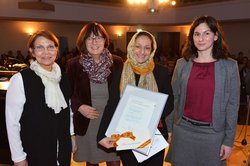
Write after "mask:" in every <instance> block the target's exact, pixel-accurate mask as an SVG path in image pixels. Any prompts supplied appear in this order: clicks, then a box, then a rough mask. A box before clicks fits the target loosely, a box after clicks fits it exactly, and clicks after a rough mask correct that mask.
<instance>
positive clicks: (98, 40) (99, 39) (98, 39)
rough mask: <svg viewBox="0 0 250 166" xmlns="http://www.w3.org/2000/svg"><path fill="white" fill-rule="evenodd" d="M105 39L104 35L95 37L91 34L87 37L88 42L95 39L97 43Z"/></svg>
mask: <svg viewBox="0 0 250 166" xmlns="http://www.w3.org/2000/svg"><path fill="white" fill-rule="evenodd" d="M103 39H104V38H103V37H102V36H94V37H91V36H89V37H87V39H86V42H87V43H92V42H93V41H94V40H95V41H96V42H97V43H100V42H102V41H104V40H103Z"/></svg>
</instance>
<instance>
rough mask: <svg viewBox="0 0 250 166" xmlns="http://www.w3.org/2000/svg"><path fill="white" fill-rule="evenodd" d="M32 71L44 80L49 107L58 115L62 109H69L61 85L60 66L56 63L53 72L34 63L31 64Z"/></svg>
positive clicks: (46, 100)
mask: <svg viewBox="0 0 250 166" xmlns="http://www.w3.org/2000/svg"><path fill="white" fill-rule="evenodd" d="M30 69H31V70H33V71H34V72H35V73H36V75H38V76H39V77H41V79H42V83H43V85H44V87H45V90H44V94H45V102H46V104H47V105H48V107H49V108H52V109H53V110H54V111H55V113H56V114H57V113H59V112H60V111H61V110H62V108H63V109H64V108H67V103H66V101H65V98H64V96H63V93H62V91H61V88H60V85H59V82H60V80H61V76H62V75H61V69H60V67H59V66H58V64H56V63H54V64H53V65H52V71H47V70H45V69H44V68H42V67H41V66H40V64H39V63H38V62H37V61H34V62H32V63H31V65H30Z"/></svg>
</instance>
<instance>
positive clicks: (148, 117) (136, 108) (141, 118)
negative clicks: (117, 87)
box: [105, 85, 168, 154]
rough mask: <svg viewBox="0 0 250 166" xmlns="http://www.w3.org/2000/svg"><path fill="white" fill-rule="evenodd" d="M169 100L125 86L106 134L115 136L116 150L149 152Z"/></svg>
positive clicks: (160, 95) (147, 91) (156, 94)
mask: <svg viewBox="0 0 250 166" xmlns="http://www.w3.org/2000/svg"><path fill="white" fill-rule="evenodd" d="M167 98H168V95H167V94H163V93H158V92H153V91H149V90H146V89H142V88H139V87H135V86H132V85H128V86H127V87H126V89H125V91H124V93H123V96H122V97H121V99H120V101H119V103H118V106H117V108H116V111H115V113H114V115H113V117H112V120H111V122H110V124H109V127H108V129H107V131H106V133H105V134H106V136H107V137H111V136H112V135H113V136H115V137H112V138H115V140H116V146H117V147H116V150H127V149H137V148H142V149H145V150H143V152H145V153H146V154H148V153H149V147H150V144H151V143H152V140H151V138H152V137H153V136H154V134H155V132H156V129H157V125H158V123H159V120H160V118H161V114H162V111H163V109H164V107H165V103H166V101H167Z"/></svg>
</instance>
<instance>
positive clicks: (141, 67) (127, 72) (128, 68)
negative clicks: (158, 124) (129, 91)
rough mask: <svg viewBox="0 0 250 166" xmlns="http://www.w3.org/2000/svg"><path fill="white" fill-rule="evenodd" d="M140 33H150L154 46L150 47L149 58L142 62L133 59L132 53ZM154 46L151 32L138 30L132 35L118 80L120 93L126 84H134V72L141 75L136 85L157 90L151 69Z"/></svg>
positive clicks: (155, 46) (133, 54) (152, 68)
mask: <svg viewBox="0 0 250 166" xmlns="http://www.w3.org/2000/svg"><path fill="white" fill-rule="evenodd" d="M140 33H147V34H148V35H150V36H151V37H152V39H153V46H154V48H152V49H153V50H152V52H151V54H150V57H149V59H148V60H147V61H146V62H144V63H143V64H139V63H138V62H137V61H136V59H135V56H136V55H135V53H134V49H135V40H136V38H137V36H138V35H141V34H140ZM156 48H157V44H156V41H155V38H154V36H153V35H152V34H151V33H149V32H147V31H140V32H137V33H136V34H134V36H133V37H132V39H131V40H130V42H129V44H128V48H127V60H126V62H125V63H124V66H123V71H122V76H121V82H120V94H121V95H122V93H123V91H124V89H125V88H126V86H127V85H128V84H130V85H134V86H135V74H134V73H136V74H139V75H141V76H140V79H139V83H138V87H141V88H144V89H148V90H151V91H155V92H158V87H157V84H156V81H155V77H154V74H153V70H154V67H155V64H154V59H153V58H154V54H155V51H156Z"/></svg>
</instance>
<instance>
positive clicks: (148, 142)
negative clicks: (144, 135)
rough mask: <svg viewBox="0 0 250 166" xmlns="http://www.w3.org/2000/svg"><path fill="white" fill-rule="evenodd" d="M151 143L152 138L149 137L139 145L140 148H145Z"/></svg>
mask: <svg viewBox="0 0 250 166" xmlns="http://www.w3.org/2000/svg"><path fill="white" fill-rule="evenodd" d="M150 143H151V140H150V139H148V140H147V141H146V142H144V143H143V144H141V145H140V146H138V148H145V147H146V146H147V145H149V144H150Z"/></svg>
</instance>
